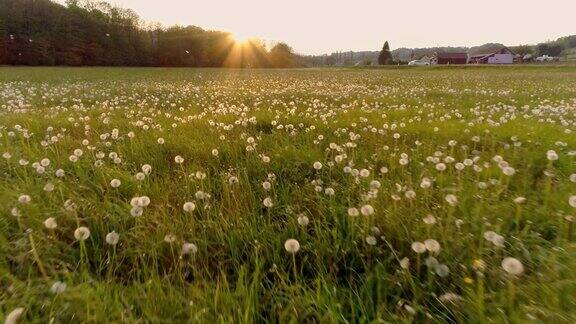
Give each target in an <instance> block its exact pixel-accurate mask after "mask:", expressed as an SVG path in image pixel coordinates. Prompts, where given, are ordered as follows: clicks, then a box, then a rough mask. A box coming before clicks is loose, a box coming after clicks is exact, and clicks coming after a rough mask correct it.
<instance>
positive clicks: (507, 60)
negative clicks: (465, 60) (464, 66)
mask: <svg viewBox="0 0 576 324" xmlns="http://www.w3.org/2000/svg"><path fill="white" fill-rule="evenodd" d="M515 56H516V54H514V52H512V51H511V50H510V49H509V48H508V47H506V46H500V47H499V48H492V49H488V50H485V51H481V52H478V53H474V54H473V55H470V58H469V63H476V64H512V63H514V57H515Z"/></svg>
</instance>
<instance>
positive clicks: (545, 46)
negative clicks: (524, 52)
mask: <svg viewBox="0 0 576 324" xmlns="http://www.w3.org/2000/svg"><path fill="white" fill-rule="evenodd" d="M537 52H538V55H548V56H560V53H562V46H561V45H560V44H556V43H541V44H538V46H537Z"/></svg>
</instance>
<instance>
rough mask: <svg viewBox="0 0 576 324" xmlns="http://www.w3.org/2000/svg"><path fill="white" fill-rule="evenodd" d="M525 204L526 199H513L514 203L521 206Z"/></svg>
mask: <svg viewBox="0 0 576 324" xmlns="http://www.w3.org/2000/svg"><path fill="white" fill-rule="evenodd" d="M525 202H526V198H524V197H516V198H514V203H516V204H518V205H521V204H523V203H525Z"/></svg>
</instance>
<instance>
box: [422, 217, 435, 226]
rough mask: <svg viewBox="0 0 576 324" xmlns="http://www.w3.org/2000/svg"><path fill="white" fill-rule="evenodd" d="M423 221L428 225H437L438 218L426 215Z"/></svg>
mask: <svg viewBox="0 0 576 324" xmlns="http://www.w3.org/2000/svg"><path fill="white" fill-rule="evenodd" d="M422 221H423V222H424V224H426V225H433V224H436V217H434V215H426V217H424V218H423V219H422Z"/></svg>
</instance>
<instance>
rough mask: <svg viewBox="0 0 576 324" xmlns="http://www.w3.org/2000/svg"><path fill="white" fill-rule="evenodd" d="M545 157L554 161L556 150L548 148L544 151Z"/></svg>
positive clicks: (556, 156) (556, 157) (556, 155)
mask: <svg viewBox="0 0 576 324" xmlns="http://www.w3.org/2000/svg"><path fill="white" fill-rule="evenodd" d="M546 158H547V159H548V160H549V161H556V160H558V153H556V151H554V150H549V151H548V152H546Z"/></svg>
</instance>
